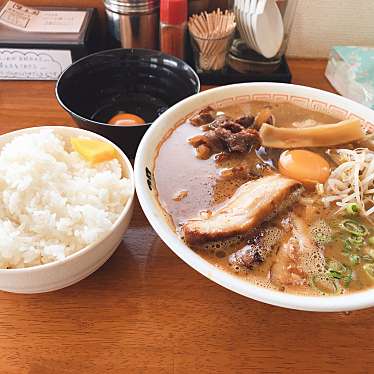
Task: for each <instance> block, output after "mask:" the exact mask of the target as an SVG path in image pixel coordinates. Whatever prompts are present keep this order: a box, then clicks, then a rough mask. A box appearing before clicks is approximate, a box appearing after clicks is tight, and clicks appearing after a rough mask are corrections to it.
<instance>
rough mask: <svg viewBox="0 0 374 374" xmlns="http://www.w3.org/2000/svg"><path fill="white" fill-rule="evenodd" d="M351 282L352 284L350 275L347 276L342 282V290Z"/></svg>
mask: <svg viewBox="0 0 374 374" xmlns="http://www.w3.org/2000/svg"><path fill="white" fill-rule="evenodd" d="M351 282H352V274H349V275H347V276H346V277H345V278H344V280H343V286H344V288H348V287H349V285H350V284H351Z"/></svg>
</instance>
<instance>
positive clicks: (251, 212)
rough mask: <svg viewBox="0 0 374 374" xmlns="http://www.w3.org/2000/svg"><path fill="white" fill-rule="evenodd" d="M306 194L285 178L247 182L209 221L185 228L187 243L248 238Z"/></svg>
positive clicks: (183, 228) (199, 220)
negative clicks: (240, 236) (239, 236)
mask: <svg viewBox="0 0 374 374" xmlns="http://www.w3.org/2000/svg"><path fill="white" fill-rule="evenodd" d="M302 191H303V187H302V185H301V184H300V183H299V182H297V181H295V180H293V179H289V178H285V177H283V176H281V175H271V176H266V177H263V178H260V179H257V180H255V181H250V182H247V183H245V184H243V185H242V186H240V187H239V188H238V189H237V191H236V192H235V193H234V195H233V196H232V197H231V198H230V199H229V200H228V201H227V202H226V203H225V204H224V205H223V206H222V207H221V208H219V209H217V210H216V211H213V212H212V214H211V215H210V216H209V217H208V218H206V219H204V218H198V219H191V220H189V221H188V222H187V223H185V224H184V225H183V227H182V231H183V234H184V238H185V241H186V242H187V243H188V244H190V245H194V244H199V243H204V242H209V241H214V240H223V239H227V238H230V237H232V236H235V235H241V234H248V233H249V231H250V230H252V229H254V228H255V227H257V226H258V225H260V224H261V223H262V222H264V221H266V220H269V219H271V218H273V217H275V216H276V215H277V214H278V213H279V212H281V211H282V210H284V209H286V208H288V207H289V206H290V205H292V204H293V203H295V202H296V201H297V200H298V199H299V197H300V195H301V193H302Z"/></svg>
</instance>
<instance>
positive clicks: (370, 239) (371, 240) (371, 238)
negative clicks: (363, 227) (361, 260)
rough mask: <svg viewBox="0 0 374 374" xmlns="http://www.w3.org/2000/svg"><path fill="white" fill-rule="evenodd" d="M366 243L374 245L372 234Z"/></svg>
mask: <svg viewBox="0 0 374 374" xmlns="http://www.w3.org/2000/svg"><path fill="white" fill-rule="evenodd" d="M368 243H369V244H370V245H372V246H374V236H371V237H370V238H369V239H368Z"/></svg>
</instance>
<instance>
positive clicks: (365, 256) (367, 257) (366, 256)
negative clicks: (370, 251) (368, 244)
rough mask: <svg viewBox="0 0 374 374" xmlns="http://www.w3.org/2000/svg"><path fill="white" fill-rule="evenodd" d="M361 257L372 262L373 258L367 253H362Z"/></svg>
mask: <svg viewBox="0 0 374 374" xmlns="http://www.w3.org/2000/svg"><path fill="white" fill-rule="evenodd" d="M361 258H362V260H363V261H365V262H370V263H372V262H374V258H373V257H371V256H369V255H363V256H362V257H361Z"/></svg>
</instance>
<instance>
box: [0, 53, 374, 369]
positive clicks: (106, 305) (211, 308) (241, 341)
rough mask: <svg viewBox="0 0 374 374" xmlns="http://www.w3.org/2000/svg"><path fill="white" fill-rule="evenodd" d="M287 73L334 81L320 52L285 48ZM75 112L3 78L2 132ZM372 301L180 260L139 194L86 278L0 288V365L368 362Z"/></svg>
mask: <svg viewBox="0 0 374 374" xmlns="http://www.w3.org/2000/svg"><path fill="white" fill-rule="evenodd" d="M290 65H291V70H292V73H293V77H294V79H293V82H294V83H299V84H304V85H309V86H313V87H318V88H322V89H326V90H329V91H333V89H332V87H331V86H330V85H329V84H328V82H327V81H326V79H325V78H324V75H323V72H324V68H325V61H308V60H292V61H291V62H290ZM42 124H69V125H73V122H72V120H71V119H70V118H69V117H68V116H67V115H66V114H65V112H64V111H63V110H62V109H61V108H60V107H59V105H58V103H57V101H56V100H55V98H54V83H52V82H40V83H36V82H0V126H1V127H0V128H1V133H5V132H8V131H11V130H15V129H19V128H23V127H27V126H36V125H42ZM373 337H374V319H373V316H372V310H364V311H357V312H353V313H349V314H345V313H334V314H322V313H307V312H298V311H293V310H286V309H282V308H278V307H273V306H270V305H265V304H262V303H260V302H257V301H253V300H250V299H247V298H245V297H242V296H239V295H237V294H235V293H233V292H230V291H228V290H226V289H224V288H223V287H220V286H218V285H216V284H214V283H213V282H211V281H209V280H208V279H206V278H205V277H203V276H202V275H200V274H199V273H197V272H196V271H195V270H193V269H191V268H190V267H189V266H187V265H186V264H185V263H184V262H183V261H182V260H180V259H179V258H178V257H177V256H176V255H174V253H173V252H171V251H170V250H169V249H168V248H167V247H166V245H164V244H163V243H162V241H161V240H160V239H159V238H158V236H157V235H156V234H155V232H154V231H153V230H152V228H151V227H150V226H149V224H148V222H147V220H146V218H145V217H144V215H143V213H142V211H141V209H140V207H139V205H138V204H137V205H136V208H135V213H134V217H133V220H132V223H131V225H130V228H129V230H128V232H127V233H126V236H125V238H124V240H123V243H122V244H121V246H120V247H119V248H118V250H117V251H116V253H115V254H114V255H113V257H112V258H111V259H110V260H109V261H108V262H107V263H106V264H105V265H104V266H103V267H102V268H101V269H100V270H98V271H96V272H95V273H94V274H93V275H91V276H90V277H88V278H87V279H85V280H83V281H81V282H79V283H78V284H76V285H74V286H71V287H68V288H66V289H63V290H60V291H57V292H52V293H47V294H41V295H16V294H8V293H1V292H0V352H1V354H0V373H1V374H3V373H14V374H22V373H32V374H44V373H46V374H54V373H61V374H64V373H82V374H83V373H90V374H95V373H106V372H108V373H174V372H175V373H244V372H250V373H269V374H270V373H283V372H284V373H369V372H370V371H371V372H374V349H373V348H374V343H373Z"/></svg>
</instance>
